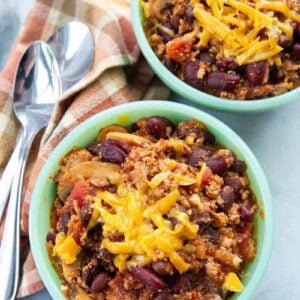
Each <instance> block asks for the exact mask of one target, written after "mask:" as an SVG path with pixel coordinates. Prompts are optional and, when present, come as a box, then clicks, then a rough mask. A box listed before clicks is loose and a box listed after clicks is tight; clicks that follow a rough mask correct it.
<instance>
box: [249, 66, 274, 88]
mask: <svg viewBox="0 0 300 300" xmlns="http://www.w3.org/2000/svg"><path fill="white" fill-rule="evenodd" d="M246 77H247V79H248V81H249V83H250V84H251V85H253V86H256V85H263V84H266V83H267V82H268V81H269V65H268V64H267V63H266V62H263V61H261V62H257V63H252V64H248V65H246Z"/></svg>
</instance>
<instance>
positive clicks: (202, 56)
mask: <svg viewBox="0 0 300 300" xmlns="http://www.w3.org/2000/svg"><path fill="white" fill-rule="evenodd" d="M199 60H200V61H203V62H205V63H207V64H209V65H210V64H212V63H214V61H215V59H214V57H213V56H211V55H210V54H209V52H208V51H201V52H200V54H199Z"/></svg>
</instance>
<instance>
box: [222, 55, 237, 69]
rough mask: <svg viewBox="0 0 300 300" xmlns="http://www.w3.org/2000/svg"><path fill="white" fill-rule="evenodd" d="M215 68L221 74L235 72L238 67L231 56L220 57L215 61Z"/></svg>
mask: <svg viewBox="0 0 300 300" xmlns="http://www.w3.org/2000/svg"><path fill="white" fill-rule="evenodd" d="M217 67H218V69H219V70H221V71H222V72H226V71H229V70H236V69H237V67H238V65H237V63H236V62H235V58H234V57H232V56H227V57H222V58H221V59H219V60H218V61H217Z"/></svg>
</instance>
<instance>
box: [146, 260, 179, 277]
mask: <svg viewBox="0 0 300 300" xmlns="http://www.w3.org/2000/svg"><path fill="white" fill-rule="evenodd" d="M151 267H152V269H153V271H154V272H155V273H156V274H159V275H163V276H167V275H171V274H173V273H174V266H173V265H172V264H171V263H170V262H169V261H166V260H157V261H154V262H153V263H152V265H151Z"/></svg>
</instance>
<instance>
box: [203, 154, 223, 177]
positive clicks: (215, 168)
mask: <svg viewBox="0 0 300 300" xmlns="http://www.w3.org/2000/svg"><path fill="white" fill-rule="evenodd" d="M206 165H207V166H208V167H209V168H210V169H211V170H212V172H213V173H215V174H218V175H222V174H223V173H224V172H225V171H227V169H228V166H227V164H226V160H225V157H223V156H219V155H214V156H212V157H210V158H209V159H208V160H207V161H206Z"/></svg>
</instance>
